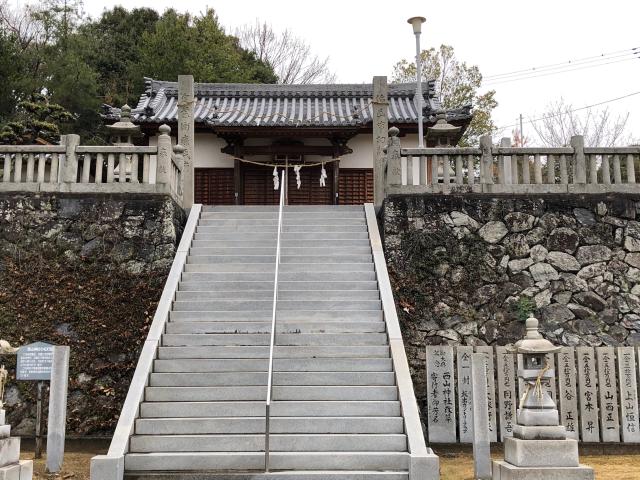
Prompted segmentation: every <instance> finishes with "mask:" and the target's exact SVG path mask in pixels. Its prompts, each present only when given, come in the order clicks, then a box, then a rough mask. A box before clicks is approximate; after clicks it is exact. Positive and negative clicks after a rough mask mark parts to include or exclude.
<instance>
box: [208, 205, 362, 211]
mask: <svg viewBox="0 0 640 480" xmlns="http://www.w3.org/2000/svg"><path fill="white" fill-rule="evenodd" d="M238 211H240V212H272V211H275V212H277V211H278V205H203V206H202V212H203V213H206V212H238ZM283 211H285V212H347V211H349V212H364V207H363V206H362V205H285V206H284V208H283Z"/></svg>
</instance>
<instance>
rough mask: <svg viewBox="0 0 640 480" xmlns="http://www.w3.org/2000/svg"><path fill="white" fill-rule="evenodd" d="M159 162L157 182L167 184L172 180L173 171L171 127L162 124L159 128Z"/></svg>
mask: <svg viewBox="0 0 640 480" xmlns="http://www.w3.org/2000/svg"><path fill="white" fill-rule="evenodd" d="M158 131H159V132H160V135H158V162H157V167H156V183H158V184H161V185H166V184H168V183H169V182H170V178H171V177H170V172H171V137H170V136H169V133H170V132H171V127H169V125H165V124H163V125H160V127H159V128H158Z"/></svg>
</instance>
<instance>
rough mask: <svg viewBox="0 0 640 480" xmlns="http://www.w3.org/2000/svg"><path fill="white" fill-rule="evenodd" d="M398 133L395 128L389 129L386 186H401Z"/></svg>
mask: <svg viewBox="0 0 640 480" xmlns="http://www.w3.org/2000/svg"><path fill="white" fill-rule="evenodd" d="M398 133H400V131H399V130H398V129H397V128H396V127H391V128H390V129H389V139H388V141H389V144H388V145H387V165H386V166H387V185H402V162H401V157H400V139H399V138H398Z"/></svg>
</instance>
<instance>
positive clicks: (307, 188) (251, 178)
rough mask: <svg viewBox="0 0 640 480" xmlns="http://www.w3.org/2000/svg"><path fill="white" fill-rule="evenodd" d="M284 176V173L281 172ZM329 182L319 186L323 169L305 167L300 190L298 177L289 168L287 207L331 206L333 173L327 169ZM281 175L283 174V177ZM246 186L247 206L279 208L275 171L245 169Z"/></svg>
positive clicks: (255, 168) (254, 167) (266, 168)
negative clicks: (274, 187) (274, 183)
mask: <svg viewBox="0 0 640 480" xmlns="http://www.w3.org/2000/svg"><path fill="white" fill-rule="evenodd" d="M278 171H279V172H282V169H278ZM326 171H327V176H328V178H327V179H326V180H325V185H326V186H325V187H321V186H320V166H317V167H302V169H301V170H300V180H301V185H300V188H298V185H297V183H296V174H295V172H294V171H293V168H291V167H290V168H289V174H288V182H287V183H288V191H287V192H288V196H287V199H288V205H332V204H333V197H334V193H333V171H332V170H331V169H329V168H327V169H326ZM280 174H281V173H280ZM242 176H243V183H244V195H243V200H244V204H245V205H278V202H279V201H280V190H274V189H273V168H272V167H261V166H256V165H244V166H243V168H242Z"/></svg>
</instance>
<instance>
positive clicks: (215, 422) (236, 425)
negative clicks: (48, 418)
mask: <svg viewBox="0 0 640 480" xmlns="http://www.w3.org/2000/svg"><path fill="white" fill-rule="evenodd" d="M264 422H265V420H264V417H236V418H139V419H137V420H136V422H135V434H136V435H207V434H216V433H227V434H229V433H261V434H264V426H265V424H264ZM270 427H271V428H270V431H271V433H287V434H292V433H307V434H310V433H311V434H313V433H316V434H317V433H324V434H332V433H343V434H344V433H378V434H384V433H387V434H388V433H404V422H403V420H402V417H275V418H272V419H271V422H270Z"/></svg>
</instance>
